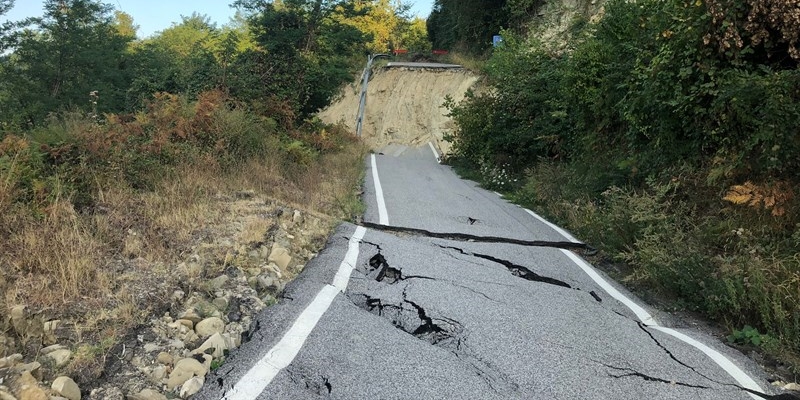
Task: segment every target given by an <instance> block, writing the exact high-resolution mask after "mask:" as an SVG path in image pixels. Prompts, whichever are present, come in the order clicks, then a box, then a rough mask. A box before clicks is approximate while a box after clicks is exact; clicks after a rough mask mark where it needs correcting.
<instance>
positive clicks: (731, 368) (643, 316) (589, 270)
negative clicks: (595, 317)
mask: <svg viewBox="0 0 800 400" xmlns="http://www.w3.org/2000/svg"><path fill="white" fill-rule="evenodd" d="M561 252H562V253H564V254H566V256H567V257H569V258H570V259H571V260H572V261H573V262H574V263H575V264H577V265H578V267H580V268H581V269H582V270H583V272H585V273H586V275H588V276H589V278H592V280H593V281H595V283H597V285H598V286H600V288H601V289H603V290H605V291H606V293H608V294H609V295H610V296H611V297H613V298H614V299H616V300H617V301H619V302H620V303H622V304H624V305H625V306H626V307H628V308H629V309H630V310H631V311H633V313H634V314H636V317H637V318H639V320H640V321H642V323H643V324H645V325H646V326H647V327H650V328H653V329H656V330H659V331H661V332H664V333H666V334H668V335H670V336H673V337H675V338H677V339H678V340H681V341H683V342H684V343H686V344H688V345H690V346H692V347H694V348H696V349H698V350H700V351H701V352H703V353H704V354H705V355H707V356H708V357H709V358H711V360H712V361H714V362H715V363H716V364H717V365H719V366H720V367H721V368H722V369H723V370H725V372H727V373H728V375H730V376H731V377H733V379H735V380H736V382H738V383H739V385H740V386H742V387H745V388H748V389H750V390H755V391H758V392H763V391H764V390H763V389H762V388H761V386H759V385H758V383H756V381H755V380H753V378H751V377H750V376H749V375H747V373H746V372H744V371H742V370H741V368H739V367H737V366H736V364H734V363H733V362H731V360H729V359H728V358H727V357H725V356H724V355H722V353H720V352H718V351H716V350H714V349H712V348H710V347H708V346H707V345H705V344H703V343H701V342H700V341H697V340H695V339H692V338H691V337H689V336H687V335H686V334H683V333H681V332H678V331H676V330H674V329H672V328H667V327H663V326H660V325H659V324H658V321H656V319H655V318H653V316H652V315H650V313H649V312H647V311H646V310H645V309H644V308H642V307H641V306H639V305H638V304H636V302H634V301H633V300H631V299H629V298H627V297H626V296H625V295H624V294H622V293H620V291H619V290H617V289H616V288H614V287H613V286H611V284H609V283H608V281H606V280H605V279H603V278H602V277H601V276H600V274H598V273H597V271H595V269H594V268H593V267H592V266H591V265H589V263H587V262H586V261H585V260H583V259H582V258H580V257H578V255H576V254H575V253H573V252H572V251H569V250H566V249H561ZM748 394H749V395H750V397H752V398H754V399H760V397H758V396H756V395H754V394H752V393H748Z"/></svg>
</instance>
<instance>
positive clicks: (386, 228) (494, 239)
mask: <svg viewBox="0 0 800 400" xmlns="http://www.w3.org/2000/svg"><path fill="white" fill-rule="evenodd" d="M361 226H363V227H365V228H368V229H374V230H376V231H382V232H391V233H404V234H407V235H413V236H424V237H429V238H435V239H446V240H456V241H461V242H477V243H506V244H516V245H521V246H530V247H552V248H557V249H566V250H584V251H585V252H586V253H587V254H589V255H591V254H594V253H596V252H597V250H596V249H595V248H593V247H591V246H589V245H587V244H585V243H575V242H565V241H548V240H522V239H513V238H505V237H499V236H478V235H470V234H468V233H457V232H431V231H428V230H425V229H418V228H407V227H402V226H390V225H381V224H375V223H372V222H362V223H361Z"/></svg>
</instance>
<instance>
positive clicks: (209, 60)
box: [127, 13, 223, 109]
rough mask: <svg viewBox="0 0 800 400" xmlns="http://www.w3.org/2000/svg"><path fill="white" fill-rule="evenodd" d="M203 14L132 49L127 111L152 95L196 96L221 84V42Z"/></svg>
mask: <svg viewBox="0 0 800 400" xmlns="http://www.w3.org/2000/svg"><path fill="white" fill-rule="evenodd" d="M219 36H220V35H219V30H218V29H217V27H216V26H215V25H214V24H212V23H210V22H209V18H208V17H207V16H205V15H199V14H196V13H195V14H192V15H190V16H188V17H186V16H183V17H182V18H181V22H180V23H175V24H173V25H172V26H171V27H169V28H167V29H165V30H163V31H161V32H159V33H158V34H157V35H155V36H154V37H151V38H148V39H146V40H143V41H142V42H139V43H137V45H136V46H134V51H133V57H132V58H133V60H132V63H131V64H132V67H131V68H132V69H133V76H134V79H133V82H132V83H131V85H130V87H129V88H128V90H127V106H128V108H129V109H136V108H138V107H141V105H142V102H143V101H144V100H146V99H149V98H150V97H151V96H152V94H153V93H156V92H169V93H185V94H188V95H190V96H196V95H197V94H198V93H200V92H202V91H204V90H208V89H211V88H214V87H217V85H219V84H220V83H221V81H222V73H221V68H220V64H219V63H218V62H217V56H216V55H217V54H218V53H220V52H221V51H222V50H221V49H222V47H223V43H222V42H221V41H220V37H219Z"/></svg>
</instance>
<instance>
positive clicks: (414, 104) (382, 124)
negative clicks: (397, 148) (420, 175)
mask: <svg viewBox="0 0 800 400" xmlns="http://www.w3.org/2000/svg"><path fill="white" fill-rule="evenodd" d="M478 79H479V77H478V75H476V74H474V73H472V72H470V71H468V70H463V69H455V70H451V69H448V70H435V69H410V68H380V69H377V70H376V71H375V72H374V73H373V75H372V78H371V80H370V83H369V90H368V92H367V109H366V112H365V114H364V126H363V129H362V135H363V138H364V141H365V142H366V143H367V145H368V146H370V147H371V148H372V149H374V150H378V149H381V148H384V147H386V146H389V145H392V144H403V145H411V146H419V145H424V144H426V143H427V142H429V141H432V142H433V143H434V144H435V145H436V146H437V147H438V148H439V149H440V150H442V152H444V153H447V151H448V150H449V148H450V143H449V142H446V141H444V139H443V137H444V135H446V134H447V133H449V132H451V131H452V130H453V128H454V125H453V122H452V120H451V119H450V117H447V116H446V114H447V109H445V108H444V107H442V104H443V103H444V101H445V97H447V96H450V97H452V98H453V100H454V101H456V102H460V101H461V100H462V99H463V98H464V94H465V93H466V91H467V90H468V89H470V88H473V87H474V86H475V85H476V84H477V82H478ZM359 100H360V83H357V84H353V85H350V86H347V87H346V88H344V89H343V93H342V95H341V97H340V98H339V99H338V100H337V101H336V102H334V103H333V104H332V105H331V106H330V107H328V108H327V109H325V110H323V111H322V112H320V113H319V117H320V118H321V119H322V120H323V121H325V122H328V123H337V122H344V123H345V124H346V125H347V126H348V127H350V128H352V129H355V124H356V114H357V113H358V104H359Z"/></svg>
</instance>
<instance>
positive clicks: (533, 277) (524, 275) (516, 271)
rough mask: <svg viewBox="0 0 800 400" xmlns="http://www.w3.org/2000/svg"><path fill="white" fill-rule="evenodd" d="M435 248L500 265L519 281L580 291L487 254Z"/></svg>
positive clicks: (600, 300)
mask: <svg viewBox="0 0 800 400" xmlns="http://www.w3.org/2000/svg"><path fill="white" fill-rule="evenodd" d="M437 246H439V247H440V248H442V249H445V250H453V251H457V252H459V253H460V254H462V255H465V256H470V257H475V258H480V259H483V260H487V261H491V262H494V263H496V264H500V265H502V266H504V267H506V269H508V271H509V272H511V275H513V276H516V277H518V278H521V279H525V280H527V281H531V282H539V283H545V284H548V285H553V286H557V287H561V288H565V289H573V290H577V291H582V290H581V289H580V288H573V287H572V285H570V284H569V283H567V282H564V281H562V280H560V279H556V278H552V277H549V276H544V275H540V274H537V273H536V272H533V271H531V270H530V269H529V268H527V267H525V266H523V265H519V264H516V263H514V262H511V261H509V260H504V259H502V258H498V257H494V256H490V255H488V254H480V253H471V252H468V251H466V250H464V249H462V248H459V247H453V246H444V245H441V244H437ZM589 295H590V296H592V298H593V299H594V300H595V301H597V302H598V303H602V302H603V299H602V298H601V297H600V295H598V294H597V293H596V292H595V291H594V290H592V291H590V292H589Z"/></svg>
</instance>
